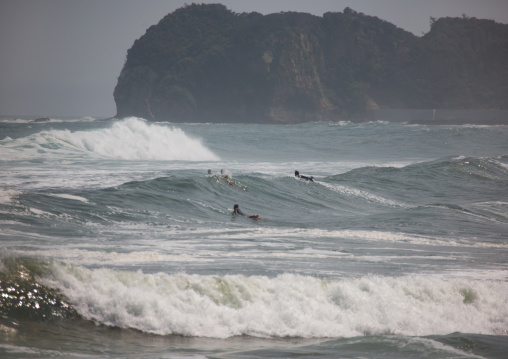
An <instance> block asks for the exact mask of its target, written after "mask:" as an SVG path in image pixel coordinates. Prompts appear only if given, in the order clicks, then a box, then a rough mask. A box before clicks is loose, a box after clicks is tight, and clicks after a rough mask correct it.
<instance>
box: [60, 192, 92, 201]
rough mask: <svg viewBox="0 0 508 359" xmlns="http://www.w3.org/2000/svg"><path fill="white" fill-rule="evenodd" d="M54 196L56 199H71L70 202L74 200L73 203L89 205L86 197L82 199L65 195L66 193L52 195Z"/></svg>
mask: <svg viewBox="0 0 508 359" xmlns="http://www.w3.org/2000/svg"><path fill="white" fill-rule="evenodd" d="M52 195H53V196H55V197H60V198H65V199H70V200H73V201H79V202H83V203H88V199H86V198H84V197H80V196H74V195H72V194H65V193H58V194H57V193H53V194H52Z"/></svg>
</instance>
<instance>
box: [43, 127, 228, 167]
mask: <svg viewBox="0 0 508 359" xmlns="http://www.w3.org/2000/svg"><path fill="white" fill-rule="evenodd" d="M46 133H47V134H48V135H50V136H52V137H54V138H56V139H58V140H59V141H62V142H65V143H68V144H70V145H72V146H74V147H76V148H79V149H82V150H86V151H89V152H92V153H94V154H97V155H100V156H104V157H108V158H118V159H125V160H182V161H215V160H218V159H219V158H218V157H217V156H216V155H215V154H214V153H213V152H211V151H210V150H209V149H207V148H206V147H205V146H204V145H203V144H202V143H201V140H198V139H194V138H191V137H189V136H187V135H186V134H185V132H184V131H182V130H181V129H179V128H172V127H168V126H162V125H160V124H149V123H147V122H146V121H144V120H142V119H139V118H135V117H130V118H126V119H124V120H122V121H117V122H115V123H114V124H113V125H112V127H111V128H105V129H99V130H93V131H76V132H70V131H68V130H64V131H62V130H53V131H47V132H46Z"/></svg>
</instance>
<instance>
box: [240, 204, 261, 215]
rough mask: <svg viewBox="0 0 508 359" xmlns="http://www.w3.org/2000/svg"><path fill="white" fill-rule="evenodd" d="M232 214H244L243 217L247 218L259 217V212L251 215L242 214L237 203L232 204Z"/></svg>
mask: <svg viewBox="0 0 508 359" xmlns="http://www.w3.org/2000/svg"><path fill="white" fill-rule="evenodd" d="M233 214H234V215H240V216H244V217H247V218H253V219H260V217H259V214H253V215H252V216H247V215H246V214H244V213H243V212H242V210H241V209H240V206H239V205H237V204H235V205H234V206H233Z"/></svg>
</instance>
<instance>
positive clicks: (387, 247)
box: [0, 117, 508, 358]
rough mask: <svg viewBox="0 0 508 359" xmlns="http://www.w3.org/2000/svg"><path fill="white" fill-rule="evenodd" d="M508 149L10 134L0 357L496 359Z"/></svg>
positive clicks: (394, 128) (345, 127) (502, 337)
mask: <svg viewBox="0 0 508 359" xmlns="http://www.w3.org/2000/svg"><path fill="white" fill-rule="evenodd" d="M507 138H508V126H475V125H463V126H436V125H406V124H402V123H390V122H370V123H352V122H347V121H344V122H314V123H305V124H299V125H257V124H256V125H254V124H210V123H202V124H174V123H154V122H148V121H146V120H144V119H142V118H135V117H131V118H125V119H112V120H96V119H93V118H81V119H80V118H66V119H50V120H49V121H45V122H32V121H30V120H29V119H20V118H5V117H4V118H3V119H2V120H0V357H2V358H49V357H55V356H57V357H73V358H76V357H77V358H81V357H82V358H104V357H112V358H148V357H150V358H151V357H164V358H261V357H263V358H264V357H289V356H291V357H316V358H317V357H319V358H336V357H378V356H387V357H391V358H407V357H414V358H504V357H505V356H506V352H507V351H508V306H507V305H506V303H508V283H507V280H508V261H507V258H508V256H507V255H508V141H506V139H507ZM295 170H298V171H299V172H300V173H301V174H303V175H306V176H313V178H314V182H310V181H305V180H303V179H300V178H297V177H295V175H294V172H295ZM226 176H227V178H226ZM234 204H239V206H240V208H241V209H242V211H243V212H244V213H245V214H247V215H251V214H259V215H260V218H261V219H260V220H253V219H250V218H247V217H243V216H234V215H232V211H233V205H234Z"/></svg>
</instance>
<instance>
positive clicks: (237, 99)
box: [114, 5, 508, 123]
mask: <svg viewBox="0 0 508 359" xmlns="http://www.w3.org/2000/svg"><path fill="white" fill-rule="evenodd" d="M507 60H508V26H507V25H501V24H497V23H495V22H493V21H488V20H477V19H466V18H462V19H455V18H454V19H448V18H447V19H439V20H437V21H435V22H434V23H433V25H432V28H431V31H430V32H429V33H428V34H426V35H425V36H423V37H421V38H419V37H416V36H414V35H412V34H410V33H408V32H406V31H404V30H401V29H399V28H397V27H395V26H394V25H392V24H390V23H387V22H385V21H382V20H380V19H378V18H375V17H370V16H366V15H363V14H359V13H357V12H354V11H353V10H351V9H348V8H347V9H345V10H344V12H343V13H327V14H325V15H324V16H323V17H317V16H312V15H309V14H302V13H279V14H271V15H266V16H263V15H261V14H257V13H250V14H235V13H232V12H231V11H229V10H227V9H226V8H225V7H224V6H222V5H190V6H186V7H184V8H181V9H178V10H176V11H175V12H174V13H171V14H169V15H167V16H166V17H164V18H163V19H162V20H161V21H160V22H159V24H157V25H155V26H152V27H150V28H149V29H148V30H147V32H146V34H145V35H143V36H142V37H141V38H140V39H138V40H136V41H135V43H134V45H133V46H132V48H131V49H129V51H128V54H127V60H126V63H125V65H124V67H123V69H122V72H121V74H120V77H119V78H118V83H117V86H116V88H115V92H114V97H115V102H116V104H117V117H124V116H140V117H144V118H146V119H153V120H158V121H164V120H167V121H174V122H269V123H296V122H306V121H316V120H340V119H358V120H362V119H366V118H367V117H368V111H369V109H375V108H411V107H413V108H440V107H453V108H508V96H506V94H507V93H508V81H507V80H508V69H505V67H506V66H505V64H506V63H507Z"/></svg>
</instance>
